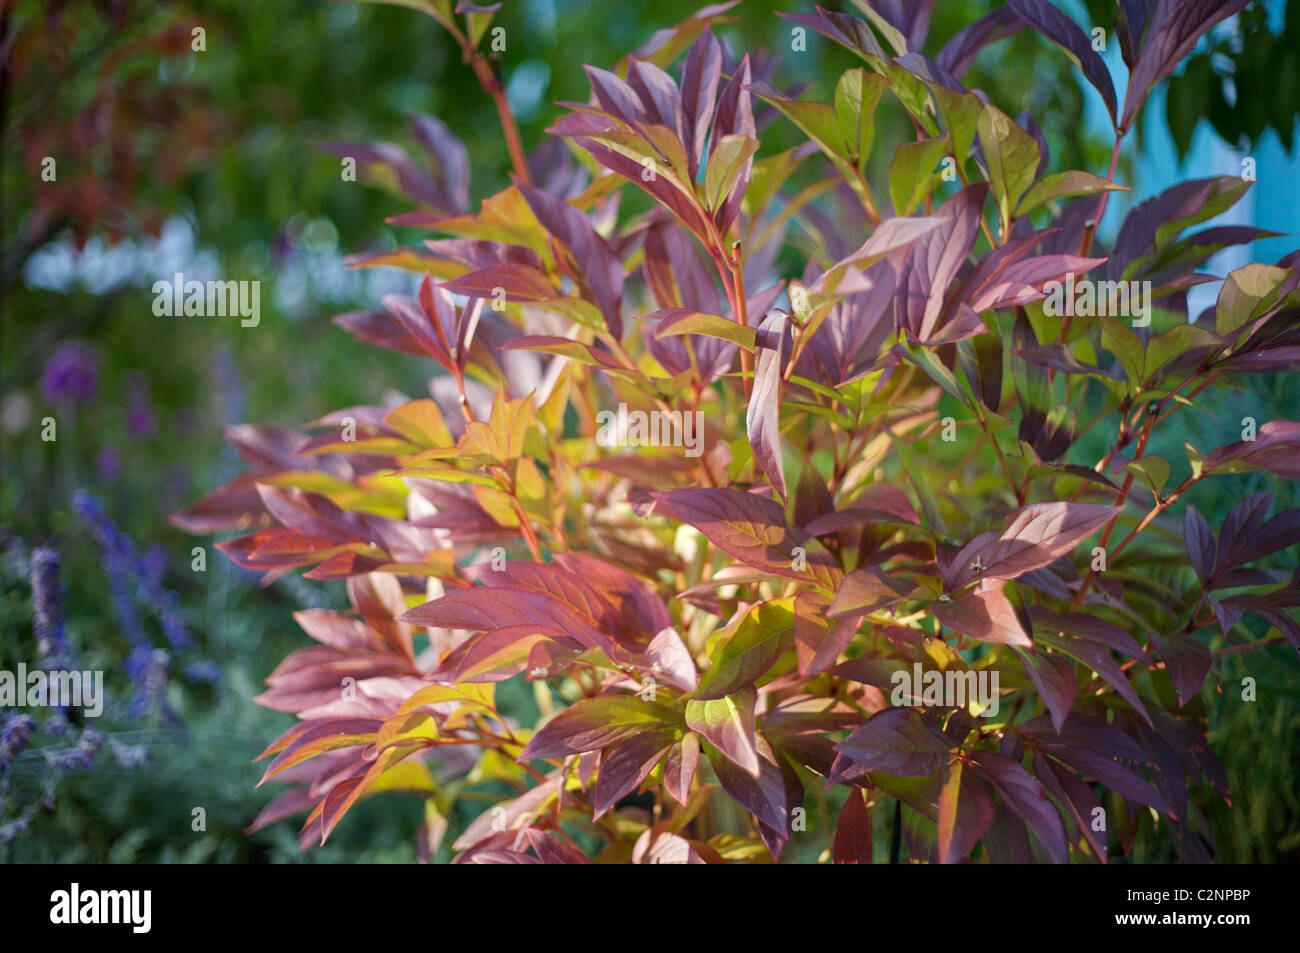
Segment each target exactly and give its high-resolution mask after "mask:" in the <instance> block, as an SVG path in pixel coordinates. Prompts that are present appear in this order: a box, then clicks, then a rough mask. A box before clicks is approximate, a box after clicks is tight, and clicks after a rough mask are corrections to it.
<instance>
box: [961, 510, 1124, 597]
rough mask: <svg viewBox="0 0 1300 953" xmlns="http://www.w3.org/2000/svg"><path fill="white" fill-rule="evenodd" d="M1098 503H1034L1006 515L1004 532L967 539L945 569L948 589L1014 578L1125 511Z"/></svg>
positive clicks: (1071, 546)
mask: <svg viewBox="0 0 1300 953" xmlns="http://www.w3.org/2000/svg"><path fill="white" fill-rule="evenodd" d="M1120 509H1121V508H1120V507H1117V506H1102V505H1099V504H1096V503H1032V504H1030V505H1029V506H1026V507H1023V508H1021V509H1019V510H1017V511H1016V512H1015V513H1013V514H1012V515H1011V516H1010V517H1008V518H1007V523H1006V528H1005V529H1003V531H1002V533H1001V535H999V536H997V537H995V538H993V539H990V538H988V537H989V536H990V534H988V533H986V534H984V535H983V536H981V537H978V538H977V539H975V540H973V541H972V542H970V543H968V544H967V545H966V546H965V547H964V548H963V549H962V550H961V552H959V553H958V554H957V555H956V556H955V557H954V558H953V561H952V563H951V564H950V565H949V566H948V568H947V570H946V571H945V572H944V574H943V582H944V587H945V589H946V590H947V591H948V592H953V591H955V590H957V589H960V588H961V587H962V586H964V585H966V584H967V583H969V582H972V581H974V580H976V579H1014V578H1015V577H1016V576H1019V575H1021V574H1022V573H1026V572H1029V571H1030V570H1032V569H1040V568H1042V567H1043V566H1047V565H1049V564H1051V563H1052V562H1054V561H1055V560H1056V558H1057V557H1058V556H1062V555H1064V554H1066V553H1068V552H1070V551H1071V550H1072V549H1074V547H1075V546H1077V545H1078V544H1079V543H1080V542H1082V541H1083V540H1084V539H1085V538H1086V537H1087V536H1089V535H1091V534H1092V533H1094V532H1096V531H1097V530H1098V529H1100V528H1101V527H1102V526H1104V525H1105V524H1106V523H1107V522H1109V521H1110V520H1111V519H1113V518H1114V517H1115V516H1117V515H1118V514H1119V512H1120Z"/></svg>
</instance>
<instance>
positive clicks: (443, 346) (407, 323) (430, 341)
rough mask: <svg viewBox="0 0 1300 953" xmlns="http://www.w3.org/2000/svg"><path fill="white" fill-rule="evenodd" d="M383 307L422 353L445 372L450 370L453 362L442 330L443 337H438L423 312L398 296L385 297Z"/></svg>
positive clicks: (431, 320) (431, 321)
mask: <svg viewBox="0 0 1300 953" xmlns="http://www.w3.org/2000/svg"><path fill="white" fill-rule="evenodd" d="M383 303H384V307H385V308H387V309H388V313H389V314H391V315H393V316H394V317H395V318H397V320H398V321H400V322H401V323H402V326H403V327H404V328H406V330H407V333H409V334H410V335H411V337H413V338H414V339H415V340H416V341H418V342H419V344H420V347H422V348H423V349H424V352H425V353H426V354H428V355H429V357H431V358H433V359H434V360H435V361H437V362H438V363H439V364H441V365H442V366H443V367H445V368H446V369H447V370H449V371H450V370H452V368H453V367H454V366H455V362H454V361H453V360H452V357H451V349H450V346H449V343H448V340H447V337H446V333H445V330H444V333H443V335H441V336H440V335H439V334H438V333H437V332H438V329H437V327H436V326H435V325H434V321H433V319H431V318H430V317H429V316H428V315H427V314H425V313H424V311H423V310H422V309H421V308H420V307H419V306H418V305H417V304H416V303H414V302H412V301H410V300H409V299H407V298H403V297H400V296H398V295H385V296H384V299H383Z"/></svg>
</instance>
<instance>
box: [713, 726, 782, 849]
mask: <svg viewBox="0 0 1300 953" xmlns="http://www.w3.org/2000/svg"><path fill="white" fill-rule="evenodd" d="M756 760H757V763H758V769H757V770H756V771H754V772H752V773H746V772H745V771H742V770H740V769H739V768H738V767H737V766H736V765H735V764H734V763H732V761H729V760H727V759H726V758H713V757H712V756H710V764H712V765H713V771H714V773H715V774H716V775H717V776H718V781H719V783H721V784H722V789H723V790H724V791H726V792H727V793H728V794H730V795H731V796H732V797H733V798H734V799H735V800H736V801H737V802H738V803H739V804H740V805H741V806H742V807H744V808H745V809H746V810H748V811H749V812H750V813H751V814H753V815H754V819H755V820H756V821H758V829H759V834H760V835H761V836H762V838H763V842H764V843H765V844H767V847H768V850H769V851H771V853H772V857H773V858H774V859H775V858H779V857H780V855H781V848H782V847H784V846H785V842H786V841H787V840H788V839H789V837H790V813H791V811H792V810H793V809H794V808H796V807H799V806H800V805H801V804H802V803H803V785H802V784H801V783H800V782H799V777H798V775H796V774H795V772H794V769H793V768H791V767H790V764H789V762H787V761H786V760H785V758H784V756H782V755H781V753H780V752H778V751H774V750H773V748H772V746H771V745H770V744H769V743H768V741H767V739H766V738H764V737H763V736H762V735H759V736H758V739H757V748H756Z"/></svg>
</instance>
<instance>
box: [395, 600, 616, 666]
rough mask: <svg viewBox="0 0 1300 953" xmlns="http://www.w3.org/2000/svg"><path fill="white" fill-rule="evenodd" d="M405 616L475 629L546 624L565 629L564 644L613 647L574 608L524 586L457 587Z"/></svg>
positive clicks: (430, 623)
mask: <svg viewBox="0 0 1300 953" xmlns="http://www.w3.org/2000/svg"><path fill="white" fill-rule="evenodd" d="M402 618H403V619H404V620H406V621H407V622H412V623H414V624H415V625H423V626H434V627H437V628H443V629H469V630H471V631H475V632H483V631H491V630H492V629H501V628H506V627H508V626H527V625H532V626H534V627H546V628H549V629H555V630H557V631H560V632H563V633H565V637H564V640H563V641H562V643H561V644H564V645H567V646H570V647H573V648H593V647H599V648H601V649H604V650H605V651H606V653H607V654H608V653H612V652H613V651H614V647H613V642H612V641H611V640H610V637H609V636H608V635H605V634H604V633H602V632H600V631H598V630H597V629H595V628H594V627H593V626H592V625H590V624H589V623H587V622H584V621H583V620H582V618H581V617H580V616H579V615H578V614H577V613H575V612H574V611H573V610H572V609H570V608H568V607H566V606H565V605H564V604H563V603H561V602H559V601H558V600H556V599H552V598H550V597H549V596H545V595H542V594H541V593H539V592H529V591H525V590H522V589H502V588H489V587H483V586H480V587H476V588H473V589H456V590H453V591H452V592H449V593H447V594H446V595H445V596H442V597H441V598H438V599H434V600H433V601H432V602H426V603H424V604H423V605H419V606H416V607H415V608H414V609H411V610H409V611H408V612H407V613H406V614H405V615H404V616H402Z"/></svg>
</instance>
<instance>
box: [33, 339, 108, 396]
mask: <svg viewBox="0 0 1300 953" xmlns="http://www.w3.org/2000/svg"><path fill="white" fill-rule="evenodd" d="M41 388H42V390H43V391H44V392H45V399H46V400H48V401H49V402H50V403H55V404H85V403H89V402H90V401H92V400H94V399H95V395H96V394H97V393H98V392H99V369H98V355H97V354H96V352H95V351H94V350H93V349H91V348H90V347H88V346H87V345H85V344H83V343H82V342H80V341H73V342H72V343H70V344H65V345H63V347H61V348H59V349H58V350H57V351H55V352H54V356H53V357H51V358H50V360H49V362H48V363H46V365H45V370H44V371H43V372H42V373H41Z"/></svg>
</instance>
